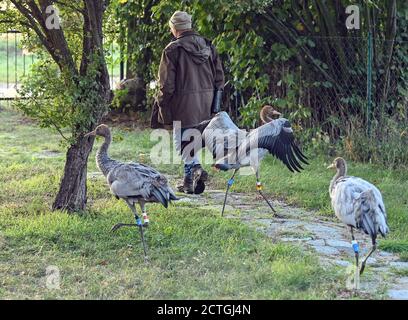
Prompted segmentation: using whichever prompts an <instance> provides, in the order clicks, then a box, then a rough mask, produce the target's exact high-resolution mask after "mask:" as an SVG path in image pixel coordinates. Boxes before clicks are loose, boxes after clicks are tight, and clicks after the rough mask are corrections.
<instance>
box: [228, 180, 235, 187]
mask: <svg viewBox="0 0 408 320" xmlns="http://www.w3.org/2000/svg"><path fill="white" fill-rule="evenodd" d="M233 184H234V179H229V180H228V186H230V187H231V186H232V185H233Z"/></svg>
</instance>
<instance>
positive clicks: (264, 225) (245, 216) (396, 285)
mask: <svg viewBox="0 0 408 320" xmlns="http://www.w3.org/2000/svg"><path fill="white" fill-rule="evenodd" d="M223 199H224V191H222V190H210V191H206V192H205V193H204V195H203V196H196V195H188V196H187V195H186V197H184V198H183V199H181V200H180V201H184V202H194V203H196V205H197V206H198V207H201V208H202V209H216V210H219V211H220V212H221V208H222V203H223ZM273 203H274V206H275V209H276V210H277V211H278V213H279V214H280V215H282V216H283V218H282V219H277V218H272V217H271V211H270V209H269V207H268V206H267V205H266V203H265V202H264V201H263V199H262V198H261V197H260V196H257V195H256V194H255V193H250V192H249V193H248V194H243V193H231V194H230V195H229V199H228V202H227V206H226V213H225V217H226V218H228V219H241V220H242V221H244V222H245V223H248V224H249V225H251V226H253V227H255V228H256V229H257V230H259V231H260V232H263V233H265V234H266V235H268V237H270V238H271V240H272V241H274V242H282V241H283V242H288V243H294V244H298V245H301V246H303V247H304V248H305V249H307V250H310V251H311V252H314V253H315V254H317V255H318V256H319V259H320V261H321V263H322V265H323V267H324V266H333V265H336V266H338V267H340V268H344V272H347V274H353V270H354V268H353V263H354V253H353V250H352V248H351V243H350V235H349V232H348V230H347V228H345V227H344V226H343V225H342V224H340V223H338V222H337V221H336V219H335V217H333V218H331V217H323V216H321V215H318V214H317V213H315V212H312V211H307V210H304V209H299V208H295V207H291V206H288V205H286V204H284V203H282V202H277V201H274V202H273ZM356 238H357V240H358V242H359V244H360V251H361V255H365V254H366V252H367V250H368V249H369V245H370V243H371V241H370V239H369V237H367V236H366V235H364V234H362V233H360V232H358V233H357V234H356ZM404 275H405V276H404ZM407 275H408V262H402V261H399V257H398V256H397V255H395V254H392V253H389V252H385V251H381V250H377V251H376V252H375V253H374V254H373V255H372V257H371V258H369V260H368V262H367V265H366V269H365V272H364V274H363V275H362V277H361V279H360V283H361V284H360V285H361V287H360V292H361V293H363V294H364V293H367V294H370V295H374V296H376V297H382V298H385V299H408V276H407ZM344 286H345V288H346V283H345V284H344Z"/></svg>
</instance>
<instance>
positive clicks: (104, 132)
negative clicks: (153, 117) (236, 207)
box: [85, 124, 178, 258]
mask: <svg viewBox="0 0 408 320" xmlns="http://www.w3.org/2000/svg"><path fill="white" fill-rule="evenodd" d="M85 136H101V137H104V138H105V141H104V143H103V144H102V145H101V146H100V147H99V149H98V152H97V153H96V164H97V166H98V168H99V170H100V171H102V173H103V175H104V176H105V177H106V179H107V181H108V184H109V187H110V190H111V192H112V193H113V194H114V195H115V197H116V198H117V199H123V200H124V201H125V202H126V204H127V205H128V206H129V208H130V210H132V212H133V215H134V217H135V221H136V223H135V224H127V223H118V224H115V225H114V226H113V227H112V231H116V230H117V229H119V228H121V227H124V226H137V227H138V228H139V231H140V237H141V240H142V244H143V251H144V255H145V258H146V257H147V250H146V242H145V238H144V232H143V228H144V227H147V226H148V225H149V217H148V216H147V213H146V207H145V204H146V203H149V202H158V203H161V204H162V205H163V206H164V207H165V208H167V207H168V204H169V203H170V202H171V201H172V200H178V198H177V197H176V195H175V194H174V192H173V190H172V188H171V187H170V186H169V184H168V182H167V179H166V177H165V176H163V175H162V174H160V172H158V171H157V170H155V169H153V168H152V167H149V166H146V165H144V164H141V163H135V162H129V163H123V162H120V161H117V160H113V159H111V158H110V157H109V155H108V149H109V146H110V144H111V141H112V137H111V132H110V129H109V127H108V126H107V125H105V124H101V125H99V126H98V127H96V129H95V130H94V131H92V132H90V133H88V134H86V135H85ZM136 203H139V206H140V208H141V211H142V214H143V223H142V220H141V219H140V217H139V215H138V213H137V210H136V207H135V204H136Z"/></svg>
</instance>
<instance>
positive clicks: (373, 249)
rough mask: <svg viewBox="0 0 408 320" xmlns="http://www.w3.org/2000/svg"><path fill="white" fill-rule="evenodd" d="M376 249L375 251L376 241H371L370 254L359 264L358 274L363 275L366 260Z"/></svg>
mask: <svg viewBox="0 0 408 320" xmlns="http://www.w3.org/2000/svg"><path fill="white" fill-rule="evenodd" d="M376 249H377V241H376V239H375V238H374V239H373V246H372V247H371V250H370V252H369V253H368V254H367V256H366V257H365V258H364V259H363V262H362V263H361V268H360V274H363V272H364V269H365V265H366V262H367V260H368V258H370V256H371V255H372V254H373V252H374V251H375V250H376Z"/></svg>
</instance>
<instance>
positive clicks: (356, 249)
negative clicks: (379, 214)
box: [351, 240, 360, 253]
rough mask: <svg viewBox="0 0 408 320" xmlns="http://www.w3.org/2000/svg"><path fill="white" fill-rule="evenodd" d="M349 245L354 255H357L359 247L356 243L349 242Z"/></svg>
mask: <svg viewBox="0 0 408 320" xmlns="http://www.w3.org/2000/svg"><path fill="white" fill-rule="evenodd" d="M351 245H352V247H353V250H354V253H358V252H359V250H360V248H359V246H358V243H357V241H355V240H353V241H352V242H351Z"/></svg>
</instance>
